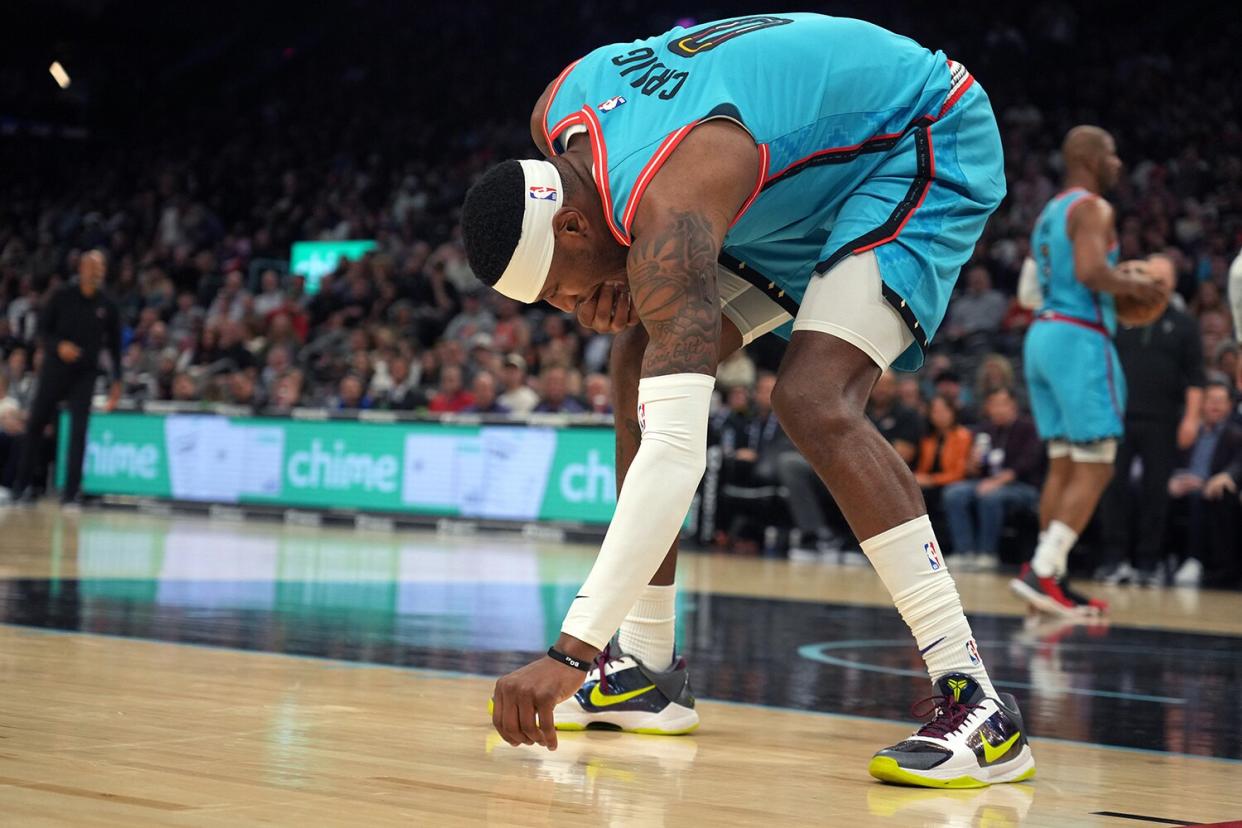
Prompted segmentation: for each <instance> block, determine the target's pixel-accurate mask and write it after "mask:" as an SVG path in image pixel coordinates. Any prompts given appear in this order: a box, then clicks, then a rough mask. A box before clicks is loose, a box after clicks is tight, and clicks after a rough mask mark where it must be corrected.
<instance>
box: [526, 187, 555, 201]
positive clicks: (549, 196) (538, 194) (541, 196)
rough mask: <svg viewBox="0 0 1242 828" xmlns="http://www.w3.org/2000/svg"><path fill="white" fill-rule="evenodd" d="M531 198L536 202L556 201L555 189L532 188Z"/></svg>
mask: <svg viewBox="0 0 1242 828" xmlns="http://www.w3.org/2000/svg"><path fill="white" fill-rule="evenodd" d="M530 197H531V198H533V199H535V200H536V201H556V188H555V187H531V188H530Z"/></svg>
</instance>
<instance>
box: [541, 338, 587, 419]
mask: <svg viewBox="0 0 1242 828" xmlns="http://www.w3.org/2000/svg"><path fill="white" fill-rule="evenodd" d="M558 318H559V317H558ZM539 396H540V402H539V405H537V406H535V412H536V413H539V414H581V413H582V412H583V411H585V410H586V409H585V408H584V407H583V405H582V403H580V402H578V401H577V400H576V399H574V398H573V397H571V396H569V379H568V374H567V372H566V371H565V369H564V368H562V367H561V366H560V365H552V366H551V367H549V368H544V369H543V372H542V373H541V374H540V375H539Z"/></svg>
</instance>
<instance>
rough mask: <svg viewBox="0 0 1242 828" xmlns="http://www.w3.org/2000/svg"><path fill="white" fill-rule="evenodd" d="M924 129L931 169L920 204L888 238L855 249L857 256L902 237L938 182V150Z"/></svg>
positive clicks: (920, 195) (928, 129) (927, 128)
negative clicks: (932, 187)
mask: <svg viewBox="0 0 1242 828" xmlns="http://www.w3.org/2000/svg"><path fill="white" fill-rule="evenodd" d="M923 129H925V130H926V131H927V158H928V161H929V162H930V168H929V170H928V173H927V183H926V184H924V185H923V192H922V193H920V194H919V200H918V203H917V204H915V205H914V208H913V209H911V210H910V212H908V213H906V216H905V218H903V219H902V220H901V224H899V225H897V229H896V230H894V231H893V232H892V233H890V234H889V235H888V236H887V237H886V238H883V239H880V240H879V241H877V242H872V243H871V244H868V245H865V246H863V247H856V248H854V253H855V254H858V253H866V252H867V251H868V250H872V249H874V248H877V247H879V246H880V245H882V244H888V243H889V242H891V241H892V240H893V239H895V238H897V237H898V236H900V235H901V231H902V230H904V229H905V227H906V224H907V223H909V221H910V217H911V216H913V215H914V214H915V213H917V212H918V209H919V208H920V207H922V206H923V202H924V201H925V200H926V199H927V193H928V191H930V190H931V185H932V182H933V181H935V180H936V149H935V147H934V146H933V145H932V134H931V128H930V127H923Z"/></svg>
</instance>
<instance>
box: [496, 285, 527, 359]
mask: <svg viewBox="0 0 1242 828" xmlns="http://www.w3.org/2000/svg"><path fill="white" fill-rule="evenodd" d="M519 310H520V308H519V306H518V303H517V302H515V301H513V300H512V299H509V298H507V297H504V296H501V297H500V298H499V299H498V301H497V305H496V325H495V327H494V328H493V329H492V342H493V344H495V346H496V349H497V350H498V351H500V352H501V353H502V354H512V353H522V352H524V351H525V350H526V349H527V348H529V347H530V324H529V323H527V321H526V319H525V318H524V317H522V316H521V315H519Z"/></svg>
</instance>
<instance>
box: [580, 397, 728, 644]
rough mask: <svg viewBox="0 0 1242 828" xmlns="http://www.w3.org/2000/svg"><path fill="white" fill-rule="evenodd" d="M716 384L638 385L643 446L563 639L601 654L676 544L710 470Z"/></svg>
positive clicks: (627, 476) (619, 496) (635, 459)
mask: <svg viewBox="0 0 1242 828" xmlns="http://www.w3.org/2000/svg"><path fill="white" fill-rule="evenodd" d="M715 385H716V378H715V377H711V376H708V375H707V374H671V375H668V376H662V377H648V378H646V379H643V380H640V381H639V383H638V421H639V425H640V427H641V428H642V432H643V438H642V443H641V444H640V445H639V447H638V454H637V455H635V457H634V462H633V463H631V464H630V469H629V471H628V472H627V473H626V475H625V483H624V484H623V485H622V487H621V492H620V494H619V495H618V496H617V509H616V511H615V512H614V513H613V516H612V523H610V524H609V526H608V533H607V534H606V535H605V536H604V543H603V545H602V546H601V547H600V550H599V557H597V558H596V559H595V566H593V567H592V568H591V574H590V575H588V576H587V579H586V583H585V584H583V585H582V589H580V590H579V591H578V597H577V598H575V599H574V602H573V604H572V605H571V606H570V608H569V612H568V613H567V614H566V615H565V623H564V624H563V625H562V626H561V632H563V633H566V634H567V635H572V636H573V637H574V638H577V639H578V640H580V641H584V642H586V643H587V644H590V645H591V646H592V647H596V648H600V649H602V648H603V646H604V645H605V644H607V643H608V640H609V639H610V638H612V635H613V633H615V632H616V631H617V628H618V627H620V626H621V622H622V621H623V620H624V619H625V615H626V613H628V612H629V611H630V607H632V606H633V605H634V601H635V599H637V598H638V595H639V593H640V592H642V589H643V587H645V586H646V585H647V582H648V581H650V580H651V576H652V575H653V574H655V571H656V570H657V569H658V568H659V566H660V561H662V560H663V559H664V555H665V553H667V552H668V547H669V544H671V543H672V542H673V539H674V538H676V537H677V533H678V531H679V530H680V529H681V524H682V522H683V521H684V520H685V517H686V511H687V510H688V509H689V508H690V501H691V500H692V499H693V498H694V492H695V490H696V489H697V488H698V485H699V480H700V479H701V478H702V477H703V470H704V468H705V467H706V465H707V417H708V413H709V411H710V409H711V396H712V389H713V388H714V387H715Z"/></svg>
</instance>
